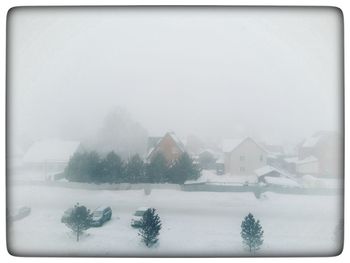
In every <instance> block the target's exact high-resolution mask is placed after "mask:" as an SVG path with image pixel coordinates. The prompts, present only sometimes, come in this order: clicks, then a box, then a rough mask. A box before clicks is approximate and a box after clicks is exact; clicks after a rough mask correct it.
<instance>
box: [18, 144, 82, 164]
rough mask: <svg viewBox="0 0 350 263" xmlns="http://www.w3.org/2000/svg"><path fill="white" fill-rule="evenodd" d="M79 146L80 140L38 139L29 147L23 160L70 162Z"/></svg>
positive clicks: (29, 161)
mask: <svg viewBox="0 0 350 263" xmlns="http://www.w3.org/2000/svg"><path fill="white" fill-rule="evenodd" d="M79 146H80V142H78V141H61V140H44V141H38V142H35V143H33V144H32V146H31V147H30V148H29V149H28V151H27V152H26V153H25V155H24V157H23V161H24V162H27V163H42V162H68V161H69V159H70V157H71V156H72V155H73V154H74V153H75V152H76V151H77V149H78V147H79Z"/></svg>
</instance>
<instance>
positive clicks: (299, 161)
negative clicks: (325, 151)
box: [297, 155, 318, 164]
mask: <svg viewBox="0 0 350 263" xmlns="http://www.w3.org/2000/svg"><path fill="white" fill-rule="evenodd" d="M317 161H318V159H317V158H316V157H315V156H313V155H310V156H308V157H306V158H304V159H302V160H298V161H297V163H298V164H303V163H313V162H317Z"/></svg>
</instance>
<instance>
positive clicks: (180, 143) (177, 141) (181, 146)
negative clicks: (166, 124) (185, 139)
mask: <svg viewBox="0 0 350 263" xmlns="http://www.w3.org/2000/svg"><path fill="white" fill-rule="evenodd" d="M167 135H169V136H170V137H171V138H172V140H173V141H174V142H175V143H176V145H177V147H179V149H180V150H181V151H182V152H185V151H186V150H185V145H184V144H183V143H182V142H181V140H180V139H179V138H178V137H177V136H176V135H175V133H173V132H167V133H166V134H165V135H164V136H163V137H162V138H161V139H160V140H158V142H157V143H156V144H155V146H154V147H152V148H150V149H149V151H148V153H147V157H146V159H149V158H150V157H151V155H152V154H153V152H154V151H155V150H156V149H157V148H158V145H159V144H160V142H161V141H162V140H163V138H165V136H167Z"/></svg>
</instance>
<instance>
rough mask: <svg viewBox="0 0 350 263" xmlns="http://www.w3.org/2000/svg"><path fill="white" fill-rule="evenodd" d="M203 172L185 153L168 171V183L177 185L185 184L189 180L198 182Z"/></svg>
mask: <svg viewBox="0 0 350 263" xmlns="http://www.w3.org/2000/svg"><path fill="white" fill-rule="evenodd" d="M200 174H201V170H200V169H199V168H198V167H197V165H195V164H194V163H193V160H192V159H191V157H190V156H189V155H188V154H187V153H184V154H182V155H181V156H180V157H179V159H178V160H176V161H175V162H174V164H173V165H172V166H171V167H170V169H169V171H168V181H169V182H170V183H175V184H183V183H184V182H185V181H187V180H196V179H197V178H198V177H199V176H200Z"/></svg>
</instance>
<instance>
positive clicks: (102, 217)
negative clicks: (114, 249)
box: [90, 206, 112, 226]
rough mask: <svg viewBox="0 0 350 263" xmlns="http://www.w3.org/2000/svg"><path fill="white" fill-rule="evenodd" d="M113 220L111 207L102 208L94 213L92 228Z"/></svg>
mask: <svg viewBox="0 0 350 263" xmlns="http://www.w3.org/2000/svg"><path fill="white" fill-rule="evenodd" d="M111 218H112V209H111V208H110V207H109V206H100V207H98V208H97V209H96V210H95V211H94V212H93V213H92V220H91V223H90V225H91V226H102V225H103V224H104V223H105V222H107V221H108V220H110V219H111Z"/></svg>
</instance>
